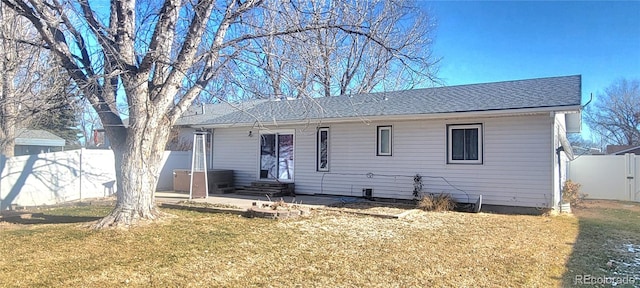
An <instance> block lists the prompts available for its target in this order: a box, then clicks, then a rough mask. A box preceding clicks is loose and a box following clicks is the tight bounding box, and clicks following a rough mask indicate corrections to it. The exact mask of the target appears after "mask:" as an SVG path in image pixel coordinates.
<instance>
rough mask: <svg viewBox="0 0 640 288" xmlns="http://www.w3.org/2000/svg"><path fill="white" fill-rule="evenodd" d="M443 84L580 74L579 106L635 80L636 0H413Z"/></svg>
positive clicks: (639, 41)
mask: <svg viewBox="0 0 640 288" xmlns="http://www.w3.org/2000/svg"><path fill="white" fill-rule="evenodd" d="M419 4H420V5H421V6H422V7H424V8H425V9H426V11H428V12H429V13H431V15H433V16H435V17H436V19H437V25H438V28H437V31H436V34H435V44H434V46H433V48H434V54H435V55H437V56H440V57H442V62H441V64H440V72H439V74H438V75H439V77H441V78H443V79H444V81H445V84H446V85H458V84H470V83H483V82H495V81H505V80H517V79H527V78H538V77H549V76H563V75H575V74H581V75H582V99H583V104H584V103H586V102H587V101H588V100H589V94H590V93H593V94H594V97H596V96H597V95H598V94H600V93H602V91H603V90H604V88H606V87H607V86H609V85H610V84H611V83H612V82H614V81H615V80H616V79H619V78H622V77H624V78H627V79H632V78H638V79H640V1H633V2H631V1H606V2H604V1H571V2H560V1H535V2H521V1H520V2H511V1H497V2H487V1H436V2H431V1H428V2H427V1H421V2H419Z"/></svg>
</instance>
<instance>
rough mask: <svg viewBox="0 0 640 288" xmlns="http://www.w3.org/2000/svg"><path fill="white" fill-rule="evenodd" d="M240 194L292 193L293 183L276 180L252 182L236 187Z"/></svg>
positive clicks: (275, 194)
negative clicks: (249, 184) (248, 184)
mask: <svg viewBox="0 0 640 288" xmlns="http://www.w3.org/2000/svg"><path fill="white" fill-rule="evenodd" d="M236 193H237V194H240V195H252V196H265V195H268V196H269V197H281V196H288V195H294V193H295V192H294V184H293V183H278V182H252V183H251V186H244V187H241V188H237V189H236Z"/></svg>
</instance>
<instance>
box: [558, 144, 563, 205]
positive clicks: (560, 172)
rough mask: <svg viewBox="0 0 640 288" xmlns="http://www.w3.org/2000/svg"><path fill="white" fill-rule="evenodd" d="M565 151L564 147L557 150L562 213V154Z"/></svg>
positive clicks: (559, 202)
mask: <svg viewBox="0 0 640 288" xmlns="http://www.w3.org/2000/svg"><path fill="white" fill-rule="evenodd" d="M562 151H564V147H562V146H560V147H558V148H556V155H557V157H558V188H559V189H560V190H558V195H560V199H559V201H558V204H559V205H558V206H560V212H562V162H561V161H562V158H561V157H560V153H561V152H562Z"/></svg>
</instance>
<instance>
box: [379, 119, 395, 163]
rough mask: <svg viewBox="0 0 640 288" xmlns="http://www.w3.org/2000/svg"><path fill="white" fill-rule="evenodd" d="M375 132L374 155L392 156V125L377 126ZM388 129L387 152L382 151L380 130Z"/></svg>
mask: <svg viewBox="0 0 640 288" xmlns="http://www.w3.org/2000/svg"><path fill="white" fill-rule="evenodd" d="M376 130H377V132H376V156H392V155H393V126H391V125H384V126H377V129H376ZM383 130H388V131H389V152H387V153H384V152H382V131H383Z"/></svg>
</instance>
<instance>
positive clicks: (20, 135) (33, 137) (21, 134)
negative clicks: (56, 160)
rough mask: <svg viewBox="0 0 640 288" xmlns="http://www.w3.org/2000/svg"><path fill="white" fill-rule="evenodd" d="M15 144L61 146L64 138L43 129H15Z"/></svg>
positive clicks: (63, 143)
mask: <svg viewBox="0 0 640 288" xmlns="http://www.w3.org/2000/svg"><path fill="white" fill-rule="evenodd" d="M16 135H17V137H16V145H32V146H52V147H62V146H64V145H65V140H64V139H62V138H60V137H58V136H57V135H55V134H53V133H51V132H49V131H45V130H31V129H19V130H18V131H16Z"/></svg>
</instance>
